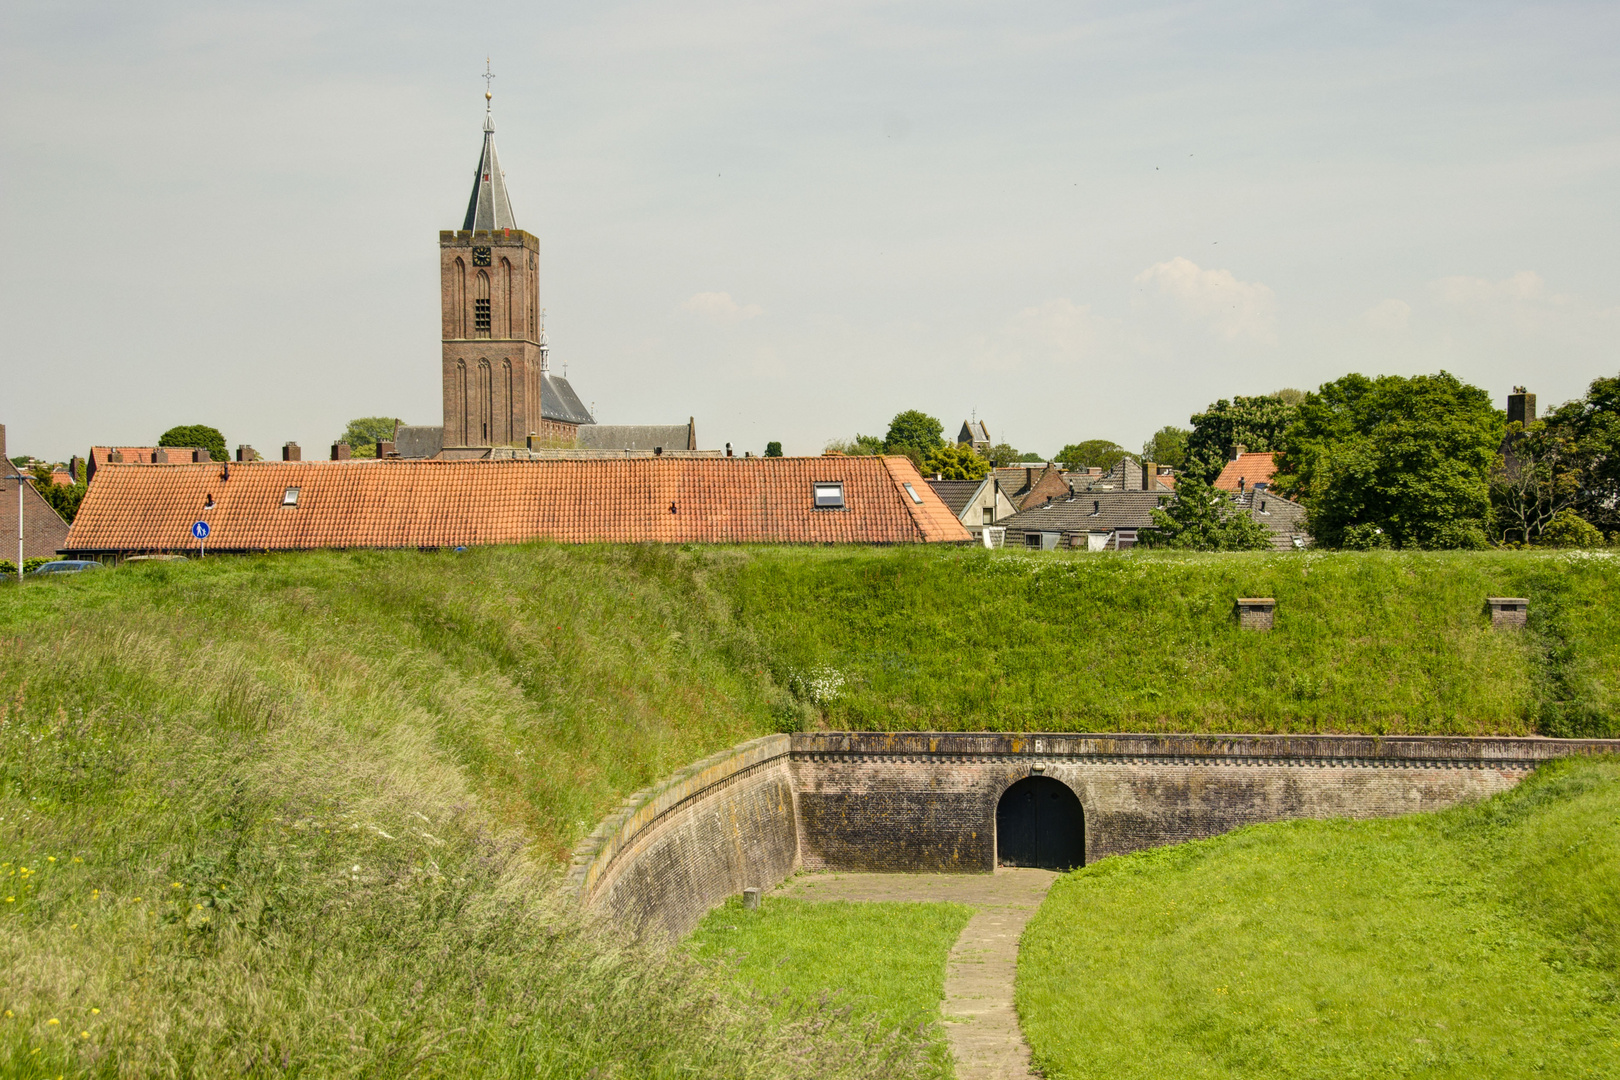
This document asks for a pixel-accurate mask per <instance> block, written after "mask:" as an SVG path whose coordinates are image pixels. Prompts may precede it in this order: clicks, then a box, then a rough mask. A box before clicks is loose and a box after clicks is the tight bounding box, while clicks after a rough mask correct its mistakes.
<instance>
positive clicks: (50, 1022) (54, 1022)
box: [45, 1016, 62, 1027]
mask: <svg viewBox="0 0 1620 1080" xmlns="http://www.w3.org/2000/svg"><path fill="white" fill-rule="evenodd" d="M61 1024H62V1021H60V1020H58V1019H57V1018H56V1017H54V1016H53V1017H51V1018H50V1019H49V1020H47V1021H45V1026H46V1027H60V1026H61Z"/></svg>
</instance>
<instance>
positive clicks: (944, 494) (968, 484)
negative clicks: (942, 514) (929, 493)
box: [928, 480, 984, 517]
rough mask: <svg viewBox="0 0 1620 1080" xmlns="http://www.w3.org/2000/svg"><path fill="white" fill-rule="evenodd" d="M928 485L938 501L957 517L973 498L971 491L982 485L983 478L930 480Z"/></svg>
mask: <svg viewBox="0 0 1620 1080" xmlns="http://www.w3.org/2000/svg"><path fill="white" fill-rule="evenodd" d="M928 486H929V487H931V488H933V489H934V494H935V495H938V496H939V498H940V501H941V502H943V503H944V504H945V505H946V506H948V507H950V508H951V513H953V514H955V515H956V516H957V517H961V516H962V511H963V510H964V509H966V508H967V504H968V502H969V501H971V500H972V498H973V493H974V492H976V491H978V490H979V488H981V487H983V486H984V481H983V480H930V481H928Z"/></svg>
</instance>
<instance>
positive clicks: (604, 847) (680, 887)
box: [568, 735, 799, 937]
mask: <svg viewBox="0 0 1620 1080" xmlns="http://www.w3.org/2000/svg"><path fill="white" fill-rule="evenodd" d="M791 746H792V744H791V742H790V740H789V739H788V737H787V736H786V735H768V736H766V737H764V738H762V739H755V740H753V741H752V742H747V743H743V744H742V745H741V746H738V747H735V748H733V749H731V750H726V751H723V752H721V753H719V754H715V755H714V756H713V757H708V758H705V759H703V760H702V761H700V762H698V763H697V764H695V765H691V766H689V767H687V768H685V769H683V770H681V771H680V772H679V773H676V774H675V775H674V776H672V777H669V778H667V779H666V780H663V781H661V782H660V783H659V784H658V785H657V786H656V787H652V788H648V789H647V790H645V791H638V792H636V793H635V794H634V795H632V796H630V797H629V798H628V799H626V800H625V801H624V804H623V805H622V806H621V807H620V809H619V811H618V812H617V813H615V814H614V815H613V816H612V817H609V818H608V819H607V820H606V821H603V822H602V823H601V824H600V825H598V826H597V828H596V831H595V832H593V833H592V834H591V835H590V837H588V838H587V839H586V840H585V841H584V842H583V843H582V844H581V845H580V846H579V847H578V848H576V849H575V850H574V861H573V866H572V868H571V869H570V872H569V875H568V884H569V888H570V889H571V890H572V891H573V893H574V895H575V896H576V897H577V898H578V900H579V901H580V902H581V903H582V904H583V905H584V906H585V907H586V908H589V909H592V910H597V911H601V912H603V913H604V914H606V915H607V916H608V917H609V918H611V919H612V920H613V921H615V922H617V923H619V924H620V925H623V926H625V927H626V928H627V929H630V930H633V931H635V932H638V933H655V934H663V935H669V936H673V937H684V936H685V935H686V934H687V933H689V932H690V931H691V930H692V928H693V927H695V926H696V925H697V924H698V921H699V920H701V919H702V918H703V916H704V915H705V914H706V913H707V912H708V911H709V909H710V908H712V907H714V905H715V904H717V903H719V902H720V901H721V900H723V899H725V898H726V897H727V896H732V895H735V894H736V893H739V892H741V891H742V890H743V889H745V888H751V887H758V888H770V887H771V886H773V885H776V884H777V883H778V882H780V881H781V880H782V879H783V878H785V877H787V876H788V874H790V873H792V872H793V868H794V867H795V866H796V865H797V864H798V856H799V848H798V821H797V818H796V815H795V813H794V808H793V783H792V778H791V776H790V775H789V772H788V755H789V752H790V750H791Z"/></svg>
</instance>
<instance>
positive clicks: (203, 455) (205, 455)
mask: <svg viewBox="0 0 1620 1080" xmlns="http://www.w3.org/2000/svg"><path fill="white" fill-rule="evenodd" d="M191 460H192V461H213V460H214V455H213V454H210V453H209V452H208V451H207V450H206V449H198V450H194V451H192V454H191Z"/></svg>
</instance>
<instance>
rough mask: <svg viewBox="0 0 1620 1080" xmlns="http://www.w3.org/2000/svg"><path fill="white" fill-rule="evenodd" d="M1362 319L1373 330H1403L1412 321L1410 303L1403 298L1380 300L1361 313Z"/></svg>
mask: <svg viewBox="0 0 1620 1080" xmlns="http://www.w3.org/2000/svg"><path fill="white" fill-rule="evenodd" d="M1361 317H1362V319H1364V320H1366V323H1367V325H1368V326H1370V327H1372V328H1373V329H1374V330H1383V331H1385V332H1393V331H1396V330H1405V329H1406V327H1407V325H1408V324H1409V323H1410V322H1411V321H1412V305H1411V304H1408V303H1407V302H1406V301H1405V300H1396V299H1395V298H1393V297H1391V298H1390V299H1388V300H1380V301H1379V302H1378V303H1376V304H1374V305H1373V306H1372V307H1370V308H1368V309H1367V310H1366V311H1363V312H1362V313H1361Z"/></svg>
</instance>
